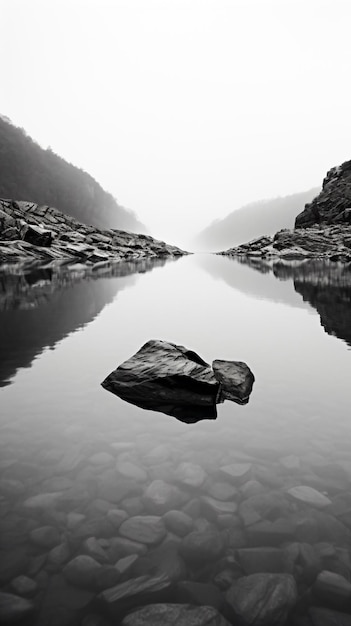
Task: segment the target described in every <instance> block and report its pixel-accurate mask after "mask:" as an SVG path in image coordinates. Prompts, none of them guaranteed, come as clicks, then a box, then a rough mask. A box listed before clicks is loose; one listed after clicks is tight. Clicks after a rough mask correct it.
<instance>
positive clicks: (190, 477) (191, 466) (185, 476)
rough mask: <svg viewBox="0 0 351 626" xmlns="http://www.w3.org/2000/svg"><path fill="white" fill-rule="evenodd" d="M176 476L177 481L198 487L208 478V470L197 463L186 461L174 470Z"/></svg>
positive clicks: (187, 485)
mask: <svg viewBox="0 0 351 626" xmlns="http://www.w3.org/2000/svg"><path fill="white" fill-rule="evenodd" d="M174 478H175V479H176V481H177V482H179V483H181V484H182V485H185V486H186V487H194V488H198V487H201V486H202V485H203V483H204V482H205V479H206V472H205V471H204V470H203V469H202V467H200V465H196V464H195V463H189V462H187V461H184V462H183V463H180V465H178V467H177V469H176V470H175V472H174Z"/></svg>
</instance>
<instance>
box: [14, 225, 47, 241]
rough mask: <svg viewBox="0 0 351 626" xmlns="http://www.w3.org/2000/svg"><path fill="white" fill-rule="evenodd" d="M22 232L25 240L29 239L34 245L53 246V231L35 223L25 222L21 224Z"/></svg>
mask: <svg viewBox="0 0 351 626" xmlns="http://www.w3.org/2000/svg"><path fill="white" fill-rule="evenodd" d="M20 234H21V238H22V239H23V241H28V243H31V244H33V245H34V246H51V243H52V240H53V233H52V231H50V230H45V229H44V228H41V227H40V226H34V225H33V224H26V223H24V224H23V226H21V229H20Z"/></svg>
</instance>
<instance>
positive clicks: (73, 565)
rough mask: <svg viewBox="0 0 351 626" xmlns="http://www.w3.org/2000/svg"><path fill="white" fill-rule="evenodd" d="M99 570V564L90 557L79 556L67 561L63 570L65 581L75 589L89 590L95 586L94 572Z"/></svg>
mask: <svg viewBox="0 0 351 626" xmlns="http://www.w3.org/2000/svg"><path fill="white" fill-rule="evenodd" d="M100 568H101V565H100V563H98V562H97V561H95V559H93V558H92V557H91V556H89V555H86V554H80V555H79V556H76V557H75V558H74V559H72V561H69V563H67V565H65V567H64V568H63V574H64V576H65V578H66V580H67V581H68V582H69V583H71V584H72V585H77V587H84V588H90V587H92V586H94V584H95V575H96V572H97V571H98V570H99V569H100Z"/></svg>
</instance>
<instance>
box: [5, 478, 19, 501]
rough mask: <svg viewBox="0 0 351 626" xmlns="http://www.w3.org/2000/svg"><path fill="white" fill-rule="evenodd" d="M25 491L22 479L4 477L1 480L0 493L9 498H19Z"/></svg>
mask: <svg viewBox="0 0 351 626" xmlns="http://www.w3.org/2000/svg"><path fill="white" fill-rule="evenodd" d="M24 492H25V487H24V484H23V483H22V482H21V481H20V480H15V479H11V478H3V479H1V480H0V494H1V495H3V496H7V497H8V498H17V497H19V496H22V495H23V494H24Z"/></svg>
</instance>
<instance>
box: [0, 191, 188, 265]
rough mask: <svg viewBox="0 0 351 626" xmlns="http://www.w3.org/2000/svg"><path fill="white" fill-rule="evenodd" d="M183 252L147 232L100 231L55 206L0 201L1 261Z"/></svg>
mask: <svg viewBox="0 0 351 626" xmlns="http://www.w3.org/2000/svg"><path fill="white" fill-rule="evenodd" d="M184 254H188V253H187V252H185V251H184V250H181V249H180V248H177V247H176V246H171V245H168V244H166V243H165V242H164V241H159V240H157V239H154V238H153V237H151V236H149V235H138V234H136V233H130V232H127V231H122V230H116V229H107V230H106V229H104V230H103V229H99V228H95V227H94V226H88V225H86V224H83V223H82V222H79V221H78V220H76V219H74V218H73V217H70V216H68V215H66V214H64V213H62V212H61V211H59V210H58V209H55V208H53V207H48V206H38V205H37V204H34V203H33V202H23V201H19V202H17V201H15V200H3V199H0V264H13V263H25V262H33V263H36V262H37V261H40V262H41V263H54V264H57V263H70V262H77V261H78V262H80V263H87V264H90V265H95V264H97V263H108V262H111V261H113V262H116V261H117V262H118V261H124V260H127V261H131V260H139V259H145V258H166V257H178V256H182V255H184Z"/></svg>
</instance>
